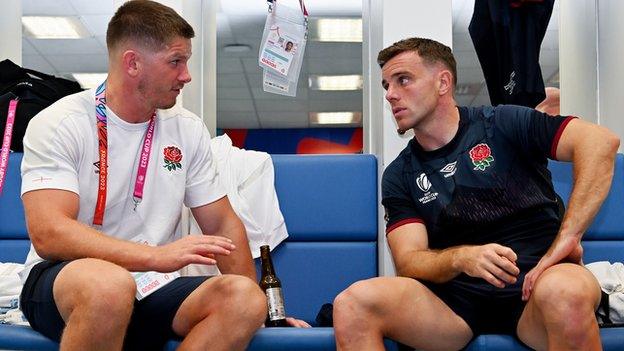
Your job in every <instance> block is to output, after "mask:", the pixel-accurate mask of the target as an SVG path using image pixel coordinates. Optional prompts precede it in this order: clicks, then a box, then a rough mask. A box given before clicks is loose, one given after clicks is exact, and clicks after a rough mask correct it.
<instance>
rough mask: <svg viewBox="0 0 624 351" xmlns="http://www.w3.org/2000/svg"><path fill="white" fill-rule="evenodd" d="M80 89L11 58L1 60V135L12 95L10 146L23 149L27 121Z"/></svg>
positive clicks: (68, 81) (75, 83)
mask: <svg viewBox="0 0 624 351" xmlns="http://www.w3.org/2000/svg"><path fill="white" fill-rule="evenodd" d="M80 91H82V88H80V84H78V83H77V82H74V81H71V80H69V79H64V78H59V77H55V76H52V75H49V74H45V73H41V72H38V71H35V70H31V69H28V68H22V67H20V66H18V65H16V64H15V63H13V62H12V61H10V60H4V61H0V137H1V136H2V135H4V128H5V126H6V120H7V114H8V110H9V101H10V100H12V99H14V98H15V97H17V98H18V99H19V102H18V104H17V110H16V113H15V123H14V125H13V137H12V138H11V147H10V148H11V150H12V151H15V152H22V151H24V145H23V138H24V133H25V132H26V126H27V125H28V122H30V120H31V119H32V118H33V117H34V116H35V115H36V114H37V113H39V112H40V111H41V110H43V109H44V108H46V107H48V106H50V105H51V104H52V103H54V102H55V101H56V100H58V99H60V98H62V97H63V96H66V95H69V94H74V93H77V92H80ZM0 143H1V141H0Z"/></svg>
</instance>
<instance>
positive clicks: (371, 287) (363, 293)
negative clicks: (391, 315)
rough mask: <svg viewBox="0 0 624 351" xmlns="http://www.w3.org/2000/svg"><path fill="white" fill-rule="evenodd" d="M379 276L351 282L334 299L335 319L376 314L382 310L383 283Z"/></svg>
mask: <svg viewBox="0 0 624 351" xmlns="http://www.w3.org/2000/svg"><path fill="white" fill-rule="evenodd" d="M380 283H381V282H380V281H379V279H378V278H373V279H368V280H363V281H359V282H355V283H353V284H351V286H349V287H348V288H347V289H346V290H344V291H343V292H341V293H340V294H338V296H336V299H335V300H334V320H336V319H338V320H342V319H349V318H350V317H355V316H359V317H363V316H368V317H370V316H371V315H374V314H376V313H379V312H380V311H381V304H382V301H383V299H382V297H383V291H382V290H380V289H383V285H382V284H380Z"/></svg>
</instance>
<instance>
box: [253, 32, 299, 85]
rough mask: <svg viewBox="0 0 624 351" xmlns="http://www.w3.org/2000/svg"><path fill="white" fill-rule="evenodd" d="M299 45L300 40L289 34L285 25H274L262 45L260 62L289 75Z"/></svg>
mask: <svg viewBox="0 0 624 351" xmlns="http://www.w3.org/2000/svg"><path fill="white" fill-rule="evenodd" d="M298 47H299V40H297V39H296V38H295V36H294V35H290V34H288V33H287V32H286V29H285V27H284V26H279V25H273V26H271V28H270V29H269V35H268V36H267V39H266V41H265V42H264V45H263V47H262V55H261V57H260V62H261V63H262V65H263V66H264V67H266V68H269V69H271V70H272V71H275V72H277V73H279V74H281V75H284V76H287V75H288V70H289V69H290V66H291V64H292V61H293V58H294V57H295V54H296V53H297V49H298Z"/></svg>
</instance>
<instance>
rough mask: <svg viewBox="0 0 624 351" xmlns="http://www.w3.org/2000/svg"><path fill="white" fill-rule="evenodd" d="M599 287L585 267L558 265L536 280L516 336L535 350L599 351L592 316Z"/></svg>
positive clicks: (596, 330) (599, 345)
mask: <svg viewBox="0 0 624 351" xmlns="http://www.w3.org/2000/svg"><path fill="white" fill-rule="evenodd" d="M599 302H600V286H599V285H598V281H596V278H594V276H593V275H592V274H591V273H590V272H589V271H588V270H587V269H585V268H584V267H582V266H579V265H575V264H571V263H561V264H558V265H555V266H552V267H550V268H549V269H547V270H546V271H544V273H542V275H541V276H540V277H539V279H538V280H537V282H536V284H535V288H534V291H533V294H532V295H531V297H530V299H529V302H528V303H527V305H526V307H525V308H524V312H523V313H522V316H521V317H520V321H519V322H518V336H519V337H520V339H521V340H522V341H523V342H524V343H525V344H527V345H529V346H530V347H532V348H534V349H536V350H584V351H590V350H601V349H602V346H601V343H600V334H599V331H598V323H597V322H596V317H595V316H594V312H595V311H596V309H597V308H598V303H599Z"/></svg>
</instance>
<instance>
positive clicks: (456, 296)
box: [424, 258, 539, 337]
mask: <svg viewBox="0 0 624 351" xmlns="http://www.w3.org/2000/svg"><path fill="white" fill-rule="evenodd" d="M538 261H539V259H538V258H528V259H521V258H519V259H518V262H516V264H517V265H518V268H520V274H519V275H518V279H517V281H516V283H515V284H508V285H506V286H505V287H504V288H497V287H495V286H494V285H492V284H490V283H488V282H486V281H485V280H483V279H481V278H473V277H469V276H467V275H465V274H461V275H459V276H457V277H456V278H455V279H453V280H451V281H449V282H446V283H443V284H433V283H429V282H426V283H424V284H425V285H426V286H427V287H428V288H429V289H430V290H431V291H432V292H433V293H434V294H436V296H438V297H439V298H440V299H441V300H442V301H444V303H445V304H446V305H447V306H449V307H450V308H451V310H453V312H455V313H456V314H457V315H458V316H460V317H461V318H462V319H463V320H464V321H466V323H467V324H468V326H470V329H472V333H473V335H474V337H477V336H478V335H480V334H512V335H516V327H517V325H518V321H519V320H520V316H522V312H523V311H524V306H525V305H526V302H524V301H522V283H523V282H524V276H525V275H526V274H527V273H528V272H529V271H530V270H531V268H533V267H534V266H535V265H536V264H537V262H538Z"/></svg>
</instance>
